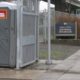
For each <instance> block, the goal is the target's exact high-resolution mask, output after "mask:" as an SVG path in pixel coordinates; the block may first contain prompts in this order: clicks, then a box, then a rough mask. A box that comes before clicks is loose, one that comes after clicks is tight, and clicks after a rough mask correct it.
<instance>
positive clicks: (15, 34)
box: [0, 0, 38, 68]
mask: <svg viewBox="0 0 80 80" xmlns="http://www.w3.org/2000/svg"><path fill="white" fill-rule="evenodd" d="M23 1H29V2H30V1H32V3H31V4H32V7H31V5H30V6H29V4H30V3H29V2H28V3H27V2H23V6H22V7H21V9H20V10H17V9H18V8H17V7H18V6H17V4H16V3H13V2H0V66H3V67H17V68H20V67H24V66H26V65H29V64H31V63H34V62H35V61H36V60H37V51H36V48H37V30H36V29H37V26H38V24H37V18H38V16H37V14H36V12H35V11H36V7H37V6H38V4H37V3H38V1H37V0H23ZM24 5H25V6H24ZM27 5H28V7H27ZM29 7H30V9H31V8H33V9H32V11H30V9H29ZM25 10H26V11H25ZM18 11H20V14H19V15H18V13H17V12H18ZM18 17H20V18H21V20H20V21H18V20H19V19H20V18H19V19H18ZM18 22H20V23H18ZM18 25H20V26H21V27H19V26H18Z"/></svg>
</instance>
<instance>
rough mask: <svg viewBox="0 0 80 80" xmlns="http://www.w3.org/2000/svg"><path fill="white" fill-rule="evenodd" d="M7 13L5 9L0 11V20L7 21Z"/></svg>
mask: <svg viewBox="0 0 80 80" xmlns="http://www.w3.org/2000/svg"><path fill="white" fill-rule="evenodd" d="M7 17H8V11H7V10H6V9H0V19H7Z"/></svg>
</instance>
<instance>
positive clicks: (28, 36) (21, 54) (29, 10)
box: [16, 0, 38, 68]
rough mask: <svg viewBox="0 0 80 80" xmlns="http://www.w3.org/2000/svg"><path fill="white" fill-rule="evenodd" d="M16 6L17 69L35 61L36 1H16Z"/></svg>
mask: <svg viewBox="0 0 80 80" xmlns="http://www.w3.org/2000/svg"><path fill="white" fill-rule="evenodd" d="M17 5H18V9H17V36H18V37H17V64H16V67H17V68H19V67H24V66H25V65H28V64H30V63H33V62H35V61H36V60H37V54H36V51H37V50H36V48H37V27H38V0H18V2H17ZM26 53H27V54H26Z"/></svg>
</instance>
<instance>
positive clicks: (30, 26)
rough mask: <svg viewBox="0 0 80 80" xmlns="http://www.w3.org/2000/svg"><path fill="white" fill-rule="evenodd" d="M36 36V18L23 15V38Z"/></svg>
mask: <svg viewBox="0 0 80 80" xmlns="http://www.w3.org/2000/svg"><path fill="white" fill-rule="evenodd" d="M29 35H35V16H32V15H25V14H24V15H23V36H29Z"/></svg>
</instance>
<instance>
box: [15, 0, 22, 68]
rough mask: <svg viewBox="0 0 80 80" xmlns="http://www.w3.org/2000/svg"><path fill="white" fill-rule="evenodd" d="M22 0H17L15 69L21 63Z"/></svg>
mask: <svg viewBox="0 0 80 80" xmlns="http://www.w3.org/2000/svg"><path fill="white" fill-rule="evenodd" d="M21 4H22V0H17V57H16V58H17V59H16V69H20V64H21V63H22V59H21V58H22V44H21V41H22V30H21V29H22V20H21V19H22V17H21V15H22V14H21V6H22V5H21Z"/></svg>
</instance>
